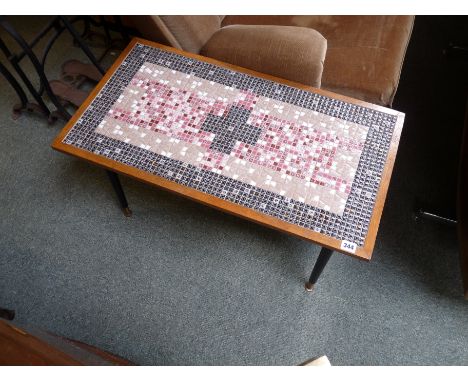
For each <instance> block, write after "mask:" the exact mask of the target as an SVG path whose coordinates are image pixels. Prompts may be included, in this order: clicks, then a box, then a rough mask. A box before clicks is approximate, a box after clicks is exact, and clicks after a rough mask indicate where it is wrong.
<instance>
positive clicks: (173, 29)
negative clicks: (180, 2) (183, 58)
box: [125, 16, 224, 53]
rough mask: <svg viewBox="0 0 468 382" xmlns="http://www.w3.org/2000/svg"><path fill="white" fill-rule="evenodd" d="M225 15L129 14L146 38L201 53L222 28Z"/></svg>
mask: <svg viewBox="0 0 468 382" xmlns="http://www.w3.org/2000/svg"><path fill="white" fill-rule="evenodd" d="M223 18H224V16H127V17H125V19H126V20H125V22H129V23H130V24H131V25H132V26H133V27H135V28H136V29H138V30H139V31H140V33H141V34H142V36H143V37H144V38H146V39H149V40H153V41H156V42H160V43H162V44H166V45H170V46H173V47H174V48H179V49H182V50H185V51H187V52H192V53H199V52H200V49H201V48H202V47H203V45H205V44H206V42H207V41H208V40H209V39H210V37H211V36H212V35H213V34H214V33H215V32H216V31H217V30H218V29H220V28H221V21H222V20H223Z"/></svg>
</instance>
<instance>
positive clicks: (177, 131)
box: [97, 62, 368, 215]
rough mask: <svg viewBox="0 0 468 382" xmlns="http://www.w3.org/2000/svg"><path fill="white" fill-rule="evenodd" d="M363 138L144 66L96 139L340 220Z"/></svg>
mask: <svg viewBox="0 0 468 382" xmlns="http://www.w3.org/2000/svg"><path fill="white" fill-rule="evenodd" d="M367 130H368V127H366V126H361V125H358V124H356V123H349V122H346V121H343V120H339V119H336V118H334V117H329V116H326V115H324V114H322V113H319V112H316V111H312V110H308V109H306V108H302V107H298V106H295V105H291V104H288V103H285V102H280V101H276V100H272V99H270V98H268V97H262V96H260V95H258V94H255V93H253V92H250V91H245V90H238V89H236V88H234V87H229V86H224V85H221V84H219V83H216V82H213V81H208V80H205V79H203V78H200V77H197V76H193V75H190V74H186V73H183V72H178V71H175V70H171V69H168V68H165V67H163V66H160V65H155V64H151V63H149V62H145V63H144V64H143V65H142V66H141V67H140V69H139V70H138V72H137V74H136V75H135V76H134V77H133V79H132V80H131V81H130V84H129V85H128V86H127V87H126V88H125V89H124V91H123V92H122V94H121V95H120V96H119V98H118V99H117V101H116V102H115V103H114V104H113V105H112V107H111V109H110V110H109V112H108V113H107V115H106V117H105V118H104V119H103V120H102V122H101V123H100V124H99V126H98V130H97V132H98V133H99V134H103V135H106V136H108V137H110V138H114V139H117V140H121V141H124V142H126V143H129V144H133V145H136V146H138V147H142V148H145V149H147V150H150V151H153V152H155V153H157V154H160V155H163V156H166V157H169V158H177V159H178V160H181V161H183V162H187V163H190V164H192V165H194V166H196V167H199V168H202V169H204V170H207V171H213V172H216V173H218V174H222V175H225V176H227V177H230V178H233V179H240V180H241V181H243V182H246V183H249V184H251V185H254V186H257V187H260V188H263V189H266V190H270V191H273V192H278V193H279V194H280V195H282V196H286V197H290V198H292V199H294V200H297V201H300V202H305V203H307V204H309V205H313V206H316V207H320V208H323V209H324V210H326V211H331V212H333V213H336V214H340V215H341V214H342V213H343V211H344V207H345V205H346V200H347V197H348V195H349V193H350V191H351V184H352V181H353V178H354V174H355V173H356V168H357V166H358V163H359V158H360V155H361V152H362V149H363V146H364V142H365V140H366V136H367Z"/></svg>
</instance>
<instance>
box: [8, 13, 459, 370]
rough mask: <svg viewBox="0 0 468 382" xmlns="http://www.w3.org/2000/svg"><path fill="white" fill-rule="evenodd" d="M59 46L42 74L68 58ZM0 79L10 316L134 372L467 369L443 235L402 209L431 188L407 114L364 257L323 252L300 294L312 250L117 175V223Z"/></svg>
mask: <svg viewBox="0 0 468 382" xmlns="http://www.w3.org/2000/svg"><path fill="white" fill-rule="evenodd" d="M28 20H29V21H28ZM38 20H39V21H41V20H42V19H38ZM36 21H37V20H36ZM39 21H37V22H36V24H37V25H40V22H39ZM17 22H18V23H19V27H23V28H24V30H25V33H29V32H30V33H32V31H33V30H35V29H34V28H35V25H36V24H35V23H34V22H32V21H31V19H26V21H22V19H19V20H17ZM421 28H422V27H421ZM423 32H424V28H422V32H421V33H423ZM69 42H70V41H69V40H68V39H67V38H63V39H61V40H60V41H59V44H58V45H57V48H54V53H53V54H54V55H53V57H52V56H51V62H52V63H55V66H54V64H51V65H52V68H53V69H51V70H52V71H53V70H57V67H58V63H59V62H61V61H63V57H64V56H65V54H67V57H69V56H73V57H78V58H80V57H81V55H80V53H79V52H78V50H77V49H76V48H70V47H69ZM412 57H414V55H413V56H412ZM407 77H408V78H409V77H411V76H409V74H408V75H407ZM0 81H2V82H1V83H0V86H1V94H0V101H1V102H0V134H1V135H0V137H1V138H0V306H3V307H7V308H10V309H15V310H16V312H17V319H16V322H18V324H26V325H31V326H35V327H39V328H42V329H45V330H49V331H51V332H54V333H56V334H59V335H62V336H66V337H70V338H73V339H76V340H79V341H83V342H86V343H89V344H92V345H95V346H98V347H100V348H102V349H104V350H107V351H110V352H113V353H116V354H119V355H121V356H122V357H125V358H128V359H129V360H131V361H133V362H136V363H139V364H148V365H227V364H235V365H294V364H298V363H301V362H303V361H304V360H306V359H308V358H311V357H317V356H320V355H323V354H326V355H327V356H328V357H329V359H330V360H331V362H332V363H333V364H334V365H397V364H398V365H414V364H417V365H428V364H447V365H452V364H453V365H455V364H463V365H468V302H467V301H464V300H463V299H462V297H461V281H460V276H459V268H458V253H457V241H456V232H455V230H454V229H453V228H451V227H446V226H441V225H437V224H434V223H430V222H421V223H416V222H415V221H414V220H413V219H412V215H411V211H412V208H413V202H414V198H415V196H417V195H421V194H424V195H425V196H428V197H429V199H430V195H435V194H437V190H438V189H439V188H440V187H442V186H443V185H441V184H437V183H436V182H434V179H433V177H432V176H430V177H428V176H426V175H425V174H427V173H428V171H429V170H428V169H427V168H426V167H425V162H424V161H423V160H422V159H421V158H425V157H424V155H425V154H424V147H421V145H420V141H419V138H418V136H417V134H415V133H414V132H411V133H406V131H408V130H410V129H412V128H413V129H416V128H417V126H419V125H418V120H417V118H416V116H414V115H412V116H411V117H410V118H409V119H408V122H407V124H406V126H405V133H404V134H403V137H402V142H401V148H400V152H399V155H398V160H397V164H396V168H395V173H394V176H393V179H392V182H391V186H390V189H389V195H388V199H387V202H386V206H385V210H384V213H383V219H382V222H381V227H380V230H379V234H378V237H377V244H376V248H375V251H374V255H373V259H372V261H371V262H369V263H365V262H361V261H358V260H356V259H353V258H350V257H348V256H345V255H341V254H336V255H334V256H333V257H332V259H331V260H330V263H329V264H328V266H327V268H326V269H325V271H324V273H323V275H322V278H321V279H320V282H319V284H318V286H317V289H316V290H315V292H314V293H313V294H308V293H306V292H305V291H304V288H303V282H304V280H305V279H306V278H307V277H308V274H309V272H310V270H311V268H312V266H313V263H314V261H315V259H316V258H317V254H318V251H319V248H318V247H317V246H314V245H312V244H310V243H307V242H305V241H302V240H299V239H296V238H293V237H290V236H287V235H284V234H281V233H278V232H276V231H273V230H270V229H267V228H264V227H261V226H258V225H256V224H253V223H249V222H246V221H244V220H241V219H239V218H236V217H232V216H229V215H227V214H223V213H221V212H218V211H216V210H213V209H210V208H208V207H205V206H202V205H199V204H196V203H194V202H191V201H188V200H185V199H182V198H180V197H177V196H175V195H173V194H169V193H167V192H164V191H161V190H158V189H155V188H152V187H150V186H147V185H144V184H142V183H138V182H136V181H134V180H131V179H128V178H123V179H122V181H123V185H124V188H125V190H126V192H127V196H128V199H129V201H130V204H131V207H132V210H133V212H134V214H133V217H131V218H125V217H124V216H123V215H122V213H121V212H120V210H119V208H118V205H117V201H116V198H115V196H114V194H113V192H112V189H111V186H110V184H109V182H108V180H107V178H106V175H105V173H104V172H103V171H102V170H100V169H98V168H96V167H94V166H92V165H89V164H87V163H84V162H82V161H79V160H77V159H74V158H72V157H69V156H65V155H63V154H60V153H58V152H55V151H53V150H52V149H51V148H50V143H51V141H52V140H53V138H54V137H55V136H56V135H57V133H58V132H59V130H60V128H61V127H62V126H63V123H57V124H56V125H54V126H52V127H49V126H48V125H47V124H46V123H45V122H44V121H43V120H42V119H41V118H40V117H34V116H30V115H23V116H22V117H21V118H19V119H18V120H16V121H13V120H12V119H11V117H10V114H11V113H10V108H11V105H12V102H13V99H14V93H13V92H12V91H11V90H10V89H9V88H8V87H7V85H6V83H5V81H3V79H1V80H0ZM408 81H410V79H408ZM406 89H407V90H405V86H404V84H402V85H401V91H402V92H403V95H402V97H404V94H407V95H408V102H410V100H411V97H410V96H409V95H410V94H411V91H412V90H411V87H409V88H406ZM405 92H406V93H405ZM401 109H402V110H403V111H406V112H407V113H409V112H410V108H409V107H408V109H404V107H403V106H402V107H401ZM452 165H454V166H456V162H455V164H452Z"/></svg>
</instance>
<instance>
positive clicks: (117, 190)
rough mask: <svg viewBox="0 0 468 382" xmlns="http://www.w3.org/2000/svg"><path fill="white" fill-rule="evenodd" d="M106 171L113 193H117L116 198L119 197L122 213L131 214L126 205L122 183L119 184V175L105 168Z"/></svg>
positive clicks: (128, 215)
mask: <svg viewBox="0 0 468 382" xmlns="http://www.w3.org/2000/svg"><path fill="white" fill-rule="evenodd" d="M106 173H107V175H108V176H109V179H110V181H111V183H112V187H113V188H114V191H115V193H116V194H117V198H118V199H119V203H120V207H121V208H122V211H123V213H124V215H125V216H127V217H130V216H132V211H131V210H130V208H129V207H128V202H127V198H126V197H125V193H124V190H123V188H122V184H120V180H119V176H118V175H117V174H116V173H115V172H112V171H109V170H106Z"/></svg>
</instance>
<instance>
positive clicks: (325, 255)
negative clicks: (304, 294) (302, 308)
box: [305, 247, 333, 292]
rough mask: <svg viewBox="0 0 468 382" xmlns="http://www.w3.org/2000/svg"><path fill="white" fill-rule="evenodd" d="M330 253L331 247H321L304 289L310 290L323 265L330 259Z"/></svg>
mask: <svg viewBox="0 0 468 382" xmlns="http://www.w3.org/2000/svg"><path fill="white" fill-rule="evenodd" d="M332 253H333V251H332V250H331V249H328V248H325V247H322V249H321V251H320V254H319V257H318V259H317V262H316V263H315V265H314V269H313V270H312V273H311V274H310V277H309V281H308V282H307V283H306V284H305V289H306V291H308V292H312V290H313V289H314V285H315V284H316V283H317V280H318V278H319V277H320V275H321V274H322V271H323V269H324V268H325V265H327V263H328V260H330V257H331V255H332Z"/></svg>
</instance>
